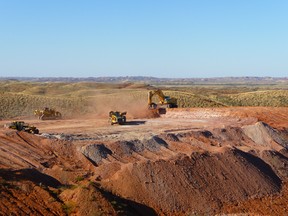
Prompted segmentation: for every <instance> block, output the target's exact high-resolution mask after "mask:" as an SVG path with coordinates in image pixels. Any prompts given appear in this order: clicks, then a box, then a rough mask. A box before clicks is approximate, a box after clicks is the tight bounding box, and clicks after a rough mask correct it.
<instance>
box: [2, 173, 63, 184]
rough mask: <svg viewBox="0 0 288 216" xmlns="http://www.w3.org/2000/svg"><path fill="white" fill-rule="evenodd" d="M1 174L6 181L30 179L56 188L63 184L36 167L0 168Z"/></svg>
mask: <svg viewBox="0 0 288 216" xmlns="http://www.w3.org/2000/svg"><path fill="white" fill-rule="evenodd" d="M0 176H1V177H2V178H3V179H4V180H6V181H21V180H29V181H32V182H34V183H35V184H38V185H40V184H41V185H45V186H49V187H54V188H57V187H59V186H61V183H60V182H59V181H58V180H56V179H55V178H53V177H51V176H49V175H46V174H43V173H41V172H39V171H37V170H36V169H19V170H10V169H0Z"/></svg>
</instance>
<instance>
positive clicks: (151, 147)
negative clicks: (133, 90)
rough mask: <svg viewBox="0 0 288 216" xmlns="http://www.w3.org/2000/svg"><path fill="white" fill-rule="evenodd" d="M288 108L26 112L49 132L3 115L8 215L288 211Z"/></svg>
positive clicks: (0, 167) (1, 156) (2, 179)
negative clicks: (43, 116) (35, 131)
mask: <svg viewBox="0 0 288 216" xmlns="http://www.w3.org/2000/svg"><path fill="white" fill-rule="evenodd" d="M287 111H288V108H268V107H249V108H248V107H237V108H235V107H231V108H209V109H208V108H207V109H206V108H205V109H204V108H202V109H200V108H193V109H170V110H168V111H167V113H166V114H165V115H161V117H160V118H147V115H146V114H145V113H144V114H143V113H142V114H143V115H142V114H141V115H140V116H137V114H135V113H133V114H129V112H128V115H127V120H128V122H127V124H126V125H123V126H120V125H113V126H111V125H109V123H108V121H107V120H108V119H107V118H106V117H104V116H100V117H99V116H98V117H97V118H96V117H95V118H92V117H91V116H90V117H89V118H83V119H80V118H78V119H62V120H54V121H52V120H49V121H48V120H47V121H40V120H34V119H29V118H27V119H25V118H23V119H21V120H24V121H25V122H28V123H30V124H33V125H35V126H36V127H37V128H39V130H40V133H42V134H41V135H32V134H28V133H25V132H16V131H14V130H10V129H4V127H2V126H3V125H4V124H5V123H7V122H10V121H9V120H3V121H0V126H1V129H0V174H1V175H0V188H1V202H0V215H9V214H15V215H65V214H69V215H97V214H99V215H101V214H102V215H189V214H200V215H203V214H205V215H216V214H228V213H229V214H230V213H231V214H232V213H233V214H236V213H239V214H240V213H245V214H248V215H253V214H261V215H265V214H266V215H284V214H283V213H285V208H286V209H287V201H288V200H287V198H288V194H287V184H285V183H284V182H286V181H287V180H288V179H287V177H288V169H287V166H288V151H287V148H288V112H287ZM108 112H109V111H108ZM108 112H107V115H108ZM144 117H145V118H144ZM271 197H272V198H273V202H272V201H271Z"/></svg>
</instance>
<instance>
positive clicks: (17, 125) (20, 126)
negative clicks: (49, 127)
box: [4, 121, 39, 134]
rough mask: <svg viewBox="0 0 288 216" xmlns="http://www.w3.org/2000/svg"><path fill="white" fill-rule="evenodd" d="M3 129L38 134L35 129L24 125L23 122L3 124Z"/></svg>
mask: <svg viewBox="0 0 288 216" xmlns="http://www.w3.org/2000/svg"><path fill="white" fill-rule="evenodd" d="M4 127H6V128H10V129H15V130H18V131H25V132H27V133H32V134H39V130H38V129H37V128H36V127H34V126H31V125H29V124H27V123H25V122H24V121H14V122H11V123H8V124H5V125H4Z"/></svg>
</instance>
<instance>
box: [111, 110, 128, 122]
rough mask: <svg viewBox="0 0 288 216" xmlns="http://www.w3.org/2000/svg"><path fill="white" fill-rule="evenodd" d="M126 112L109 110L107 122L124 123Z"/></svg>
mask: <svg viewBox="0 0 288 216" xmlns="http://www.w3.org/2000/svg"><path fill="white" fill-rule="evenodd" d="M126 114H127V112H118V111H110V112H109V123H110V124H111V125H113V124H120V125H122V124H125V123H126Z"/></svg>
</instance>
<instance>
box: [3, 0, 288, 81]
mask: <svg viewBox="0 0 288 216" xmlns="http://www.w3.org/2000/svg"><path fill="white" fill-rule="evenodd" d="M1 76H2V77H5V76H25V77H33V76H36V77H91V76H92V77H99V76H154V77H171V78H183V77H184V78H185V77H187V78H190V77H191V78H193V77H196V78H197V77H224V76H272V77H283V76H285V77H287V76H288V0H82V1H81V0H0V77H1Z"/></svg>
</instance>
